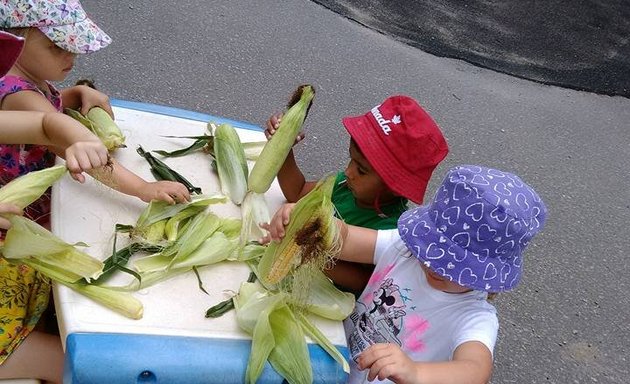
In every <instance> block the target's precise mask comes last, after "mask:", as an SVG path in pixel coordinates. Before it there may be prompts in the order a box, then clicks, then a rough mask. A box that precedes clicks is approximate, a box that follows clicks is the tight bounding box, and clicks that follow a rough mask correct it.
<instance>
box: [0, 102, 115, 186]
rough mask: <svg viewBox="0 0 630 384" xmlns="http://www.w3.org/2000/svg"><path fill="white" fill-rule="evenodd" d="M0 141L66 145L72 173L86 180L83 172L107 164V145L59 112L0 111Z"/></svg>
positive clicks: (67, 163)
mask: <svg viewBox="0 0 630 384" xmlns="http://www.w3.org/2000/svg"><path fill="white" fill-rule="evenodd" d="M0 113H1V114H2V119H0V143H3V144H38V145H50V146H53V145H54V146H57V147H60V148H62V149H65V159H66V167H67V168H68V170H69V171H70V173H71V174H72V177H73V178H74V179H75V180H77V181H79V182H83V181H85V177H84V176H83V175H82V172H85V171H88V170H90V169H92V168H98V167H101V166H103V165H106V164H107V162H108V159H109V155H108V153H107V148H105V146H104V145H103V143H102V142H101V141H100V140H99V138H98V137H96V136H95V135H94V134H93V133H91V132H90V131H88V130H87V129H85V127H84V126H83V125H81V124H80V123H79V122H77V121H76V120H74V119H72V118H70V117H68V116H65V115H62V114H60V113H56V112H53V113H43V112H23V111H2V112H0Z"/></svg>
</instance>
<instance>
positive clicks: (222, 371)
mask: <svg viewBox="0 0 630 384" xmlns="http://www.w3.org/2000/svg"><path fill="white" fill-rule="evenodd" d="M250 348H251V341H249V340H233V339H208V338H198V337H183V336H160V335H137V334H113V333H72V334H70V335H68V338H67V340H66V362H65V373H64V383H65V384H104V383H108V384H118V383H121V384H122V383H125V384H130V383H164V384H195V383H243V382H244V378H245V370H246V368H247V361H248V359H249V352H250ZM308 348H309V353H310V356H311V363H312V364H311V365H312V368H313V378H314V382H315V383H345V382H346V380H347V374H346V373H345V372H344V371H343V369H342V367H341V366H340V365H339V364H338V363H337V362H336V361H335V360H334V359H333V358H332V357H330V355H328V354H327V353H326V352H325V351H324V350H323V349H322V348H321V347H320V346H318V345H314V344H309V345H308ZM337 348H338V349H339V350H340V351H341V353H342V354H343V355H344V356H345V357H346V358H347V357H348V349H347V348H346V347H339V346H337ZM283 382H284V380H283V378H282V377H281V376H280V375H278V373H276V371H275V370H274V369H273V368H272V367H271V365H270V364H269V363H268V362H267V363H266V364H265V368H264V370H263V373H262V375H261V376H260V379H259V380H258V383H261V384H265V383H277V384H281V383H283Z"/></svg>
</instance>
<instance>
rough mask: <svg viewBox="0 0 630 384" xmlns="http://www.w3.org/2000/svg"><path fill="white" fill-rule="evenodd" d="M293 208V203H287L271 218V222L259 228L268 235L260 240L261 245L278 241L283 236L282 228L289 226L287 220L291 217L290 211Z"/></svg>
mask: <svg viewBox="0 0 630 384" xmlns="http://www.w3.org/2000/svg"><path fill="white" fill-rule="evenodd" d="M293 207H295V204H294V203H287V204H284V205H282V206H281V207H280V208H278V210H277V211H276V213H275V214H274V215H273V217H272V218H271V222H269V223H262V224H260V227H261V228H262V229H264V230H266V231H267V232H269V234H268V235H267V236H265V237H263V238H262V239H260V241H259V242H260V243H261V244H267V243H269V242H271V241H280V240H282V238H283V237H284V235H285V232H284V228H285V227H286V226H287V224H289V218H290V217H291V211H293Z"/></svg>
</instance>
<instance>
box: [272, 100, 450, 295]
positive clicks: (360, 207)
mask: <svg viewBox="0 0 630 384" xmlns="http://www.w3.org/2000/svg"><path fill="white" fill-rule="evenodd" d="M279 121H280V116H279V115H276V116H272V117H271V118H270V119H269V121H268V122H267V127H266V131H265V133H266V135H267V137H270V136H271V135H273V134H274V133H275V130H276V129H277V128H278V126H279ZM342 123H343V126H344V127H345V128H346V130H347V131H348V133H349V134H350V137H351V140H350V148H349V151H350V162H349V163H348V166H347V167H346V169H345V171H343V172H339V173H338V174H337V180H336V186H335V189H334V191H333V195H332V202H333V204H334V205H335V208H336V210H337V217H339V218H340V219H342V220H344V221H345V222H346V223H348V224H352V225H357V226H361V227H366V228H372V229H391V228H396V222H397V221H398V217H399V216H400V215H401V214H402V213H403V212H404V211H405V210H406V209H407V200H411V201H413V202H414V203H417V204H421V203H422V201H423V199H424V193H425V190H426V188H427V184H428V183H429V179H430V178H431V174H432V173H433V170H434V169H435V167H436V166H437V165H438V164H439V163H440V162H441V161H442V160H443V159H444V158H445V157H446V155H447V153H448V145H447V143H446V140H445V139H444V137H443V136H442V132H441V131H440V128H439V127H438V126H437V124H436V123H435V122H434V121H433V119H432V118H431V116H429V115H428V114H427V113H426V112H425V111H424V109H422V107H420V105H418V103H417V102H416V101H415V100H414V99H412V98H411V97H408V96H393V97H389V98H387V99H386V100H385V101H383V103H381V104H380V105H377V106H375V107H374V108H372V109H371V110H370V111H369V112H367V113H366V114H365V115H362V116H356V117H346V118H344V119H342ZM302 137H303V136H299V137H298V141H300V140H301V138H302ZM278 183H279V184H280V188H281V189H282V192H283V193H284V196H285V198H286V199H287V201H289V202H290V203H292V202H296V201H297V200H299V199H300V198H301V197H302V196H304V195H306V194H307V193H308V192H310V191H311V190H312V189H313V188H314V187H315V184H316V181H306V180H305V177H304V174H303V173H302V172H301V171H300V169H299V168H298V166H297V163H296V161H295V157H294V155H293V152H292V151H291V152H290V153H289V155H288V156H287V158H286V160H285V162H284V164H283V166H282V168H281V169H280V171H279V172H278ZM371 271H372V267H371V266H369V267H366V266H361V265H357V264H356V263H348V262H343V261H340V262H338V263H337V264H336V265H335V267H334V268H333V269H331V270H328V271H327V274H328V276H329V277H330V278H331V279H332V280H333V281H334V282H335V283H336V284H337V285H339V286H341V287H342V288H345V289H348V290H351V291H353V292H355V293H360V292H361V291H362V290H363V288H364V287H365V284H367V281H368V279H369V277H370V274H371Z"/></svg>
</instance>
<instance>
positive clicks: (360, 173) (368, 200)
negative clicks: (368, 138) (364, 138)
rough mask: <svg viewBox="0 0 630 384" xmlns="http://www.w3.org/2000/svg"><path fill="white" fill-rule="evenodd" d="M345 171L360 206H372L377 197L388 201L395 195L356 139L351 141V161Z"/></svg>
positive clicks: (381, 201)
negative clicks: (359, 146) (360, 148)
mask: <svg viewBox="0 0 630 384" xmlns="http://www.w3.org/2000/svg"><path fill="white" fill-rule="evenodd" d="M344 173H345V174H346V178H347V180H348V181H347V183H348V184H347V185H348V188H349V189H350V191H352V195H353V196H354V198H355V199H356V201H357V204H358V205H359V206H363V207H368V208H371V207H372V206H373V205H374V200H375V199H376V198H377V197H378V198H379V202H380V203H386V202H387V201H388V200H391V199H392V198H393V197H394V195H393V193H392V192H391V191H390V190H389V188H387V185H385V183H384V182H383V179H381V177H380V176H379V175H378V174H377V173H376V171H375V170H374V168H372V166H371V165H370V163H369V162H368V161H367V159H366V158H365V156H363V154H362V153H361V151H360V150H359V148H358V147H357V145H356V144H355V142H354V141H351V142H350V162H349V163H348V166H347V167H346V170H345V172H344Z"/></svg>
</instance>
